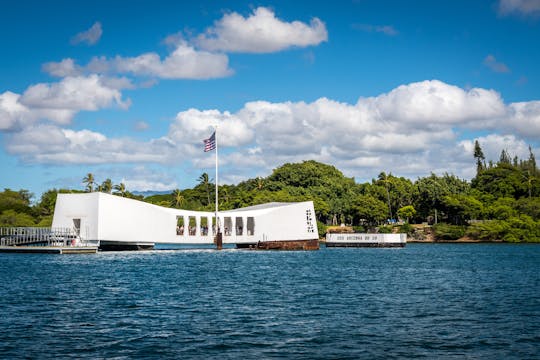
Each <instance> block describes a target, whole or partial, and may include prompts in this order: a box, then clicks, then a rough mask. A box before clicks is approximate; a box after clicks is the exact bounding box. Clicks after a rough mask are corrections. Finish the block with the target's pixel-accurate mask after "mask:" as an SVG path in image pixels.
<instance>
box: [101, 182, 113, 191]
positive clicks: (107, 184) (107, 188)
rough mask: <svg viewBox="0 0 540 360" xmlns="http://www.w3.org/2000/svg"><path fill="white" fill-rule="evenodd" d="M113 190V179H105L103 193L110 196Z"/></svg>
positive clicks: (102, 185)
mask: <svg viewBox="0 0 540 360" xmlns="http://www.w3.org/2000/svg"><path fill="white" fill-rule="evenodd" d="M112 190H113V183H112V180H111V179H105V181H104V182H103V183H102V184H101V191H102V192H104V193H107V194H110V193H111V192H112Z"/></svg>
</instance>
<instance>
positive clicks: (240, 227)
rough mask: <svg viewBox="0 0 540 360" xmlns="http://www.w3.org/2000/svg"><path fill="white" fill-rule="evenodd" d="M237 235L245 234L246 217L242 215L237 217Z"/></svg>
mask: <svg viewBox="0 0 540 360" xmlns="http://www.w3.org/2000/svg"><path fill="white" fill-rule="evenodd" d="M236 235H237V236H241V235H244V219H243V218H241V217H237V218H236Z"/></svg>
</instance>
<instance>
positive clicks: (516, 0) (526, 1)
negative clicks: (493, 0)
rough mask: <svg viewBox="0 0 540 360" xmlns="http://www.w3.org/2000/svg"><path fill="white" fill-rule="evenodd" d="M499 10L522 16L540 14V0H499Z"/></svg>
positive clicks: (505, 13)
mask: <svg viewBox="0 0 540 360" xmlns="http://www.w3.org/2000/svg"><path fill="white" fill-rule="evenodd" d="M498 10H499V14H501V15H511V14H517V15H522V16H538V15H540V1H539V0H499V7H498Z"/></svg>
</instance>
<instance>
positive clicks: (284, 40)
mask: <svg viewBox="0 0 540 360" xmlns="http://www.w3.org/2000/svg"><path fill="white" fill-rule="evenodd" d="M327 40H328V32H327V30H326V26H325V24H324V23H323V22H322V21H321V20H319V19H318V18H313V19H311V21H310V23H309V25H308V24H305V23H303V22H300V21H293V22H285V21H283V20H280V19H278V18H277V17H276V15H275V13H274V12H273V11H272V10H271V9H268V8H265V7H258V8H257V9H255V10H254V11H253V13H252V14H251V15H250V16H248V17H247V18H245V17H243V16H242V15H240V14H238V13H236V12H233V13H230V14H226V15H224V16H223V18H221V19H220V20H218V21H216V22H215V24H214V27H211V28H209V29H207V30H206V32H205V33H204V34H200V35H199V36H197V37H196V38H195V39H194V42H195V44H196V45H197V46H199V47H200V48H203V49H206V50H210V51H224V52H246V53H270V52H276V51H281V50H284V49H287V48H290V47H306V46H311V45H318V44H320V43H321V42H323V41H327Z"/></svg>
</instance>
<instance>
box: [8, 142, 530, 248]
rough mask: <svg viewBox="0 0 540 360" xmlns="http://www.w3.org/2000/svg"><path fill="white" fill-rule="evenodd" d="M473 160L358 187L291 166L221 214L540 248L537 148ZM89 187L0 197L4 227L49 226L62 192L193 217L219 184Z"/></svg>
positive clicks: (332, 174) (226, 191) (207, 206)
mask: <svg viewBox="0 0 540 360" xmlns="http://www.w3.org/2000/svg"><path fill="white" fill-rule="evenodd" d="M473 156H474V159H475V161H476V165H477V166H476V168H477V173H476V176H475V177H474V178H473V179H472V180H471V181H466V180H463V179H460V178H458V177H456V176H455V175H452V174H448V173H445V174H442V175H436V174H433V173H432V174H430V175H428V176H425V177H420V178H418V179H416V180H415V181H412V180H410V179H407V178H404V177H398V176H394V175H392V173H386V172H381V173H380V174H379V175H378V176H377V177H376V178H374V179H372V180H371V181H370V182H366V183H357V182H356V181H355V180H354V178H352V177H346V176H344V175H343V173H342V172H341V171H340V170H338V169H337V168H336V167H334V166H331V165H327V164H322V163H319V162H316V161H313V160H310V161H304V162H302V163H287V164H284V165H282V166H280V167H278V168H276V169H274V170H273V172H272V173H271V174H270V175H269V176H267V177H257V178H254V179H249V180H246V181H243V182H240V183H239V184H236V185H220V186H219V208H220V210H229V209H235V208H240V207H245V206H251V205H257V204H262V203H267V202H295V201H306V200H312V201H313V202H314V206H315V212H316V217H317V221H318V227H319V231H320V232H321V235H322V233H324V232H325V231H326V227H327V226H329V225H339V224H347V225H350V226H353V227H355V228H356V230H357V231H379V232H384V231H392V227H396V226H398V227H400V231H404V232H408V233H409V234H411V235H414V227H413V226H412V225H411V224H422V223H423V224H426V223H427V224H429V225H432V227H433V230H434V232H435V235H436V237H437V238H438V239H449V240H452V239H457V238H460V237H463V236H468V237H470V238H472V239H478V240H489V241H491V240H502V241H508V242H538V241H540V221H539V219H540V181H539V175H540V172H539V170H538V167H537V165H536V159H535V156H534V154H533V152H532V149H530V148H529V157H528V158H527V159H519V158H517V157H514V158H511V156H510V154H509V153H508V151H506V150H503V151H502V152H501V155H500V158H499V160H498V161H497V162H493V161H488V162H487V163H486V159H485V157H484V155H483V151H482V149H481V147H480V144H479V143H478V142H476V143H475V149H474V154H473ZM82 184H83V185H84V190H68V189H61V190H57V189H51V190H48V191H46V192H45V193H44V194H42V196H41V198H40V199H39V201H37V202H35V203H33V204H32V203H31V199H32V194H30V193H29V192H28V191H26V190H19V191H12V190H10V189H5V190H4V192H2V193H0V226H50V223H51V222H52V214H53V211H54V204H55V200H56V194H57V193H59V192H91V191H102V192H107V193H112V194H115V195H118V196H127V197H132V198H137V199H140V200H143V201H146V202H149V203H153V204H156V205H160V206H166V207H172V208H181V209H187V210H205V211H213V210H214V206H215V205H214V198H215V185H214V183H213V179H211V178H210V176H209V175H208V174H207V173H203V174H202V175H201V176H200V177H199V178H198V183H197V185H196V186H194V187H193V188H190V189H184V190H180V189H175V190H174V191H172V192H171V193H170V194H162V195H152V196H147V197H143V196H141V195H134V194H132V193H131V192H129V191H127V189H126V187H125V185H124V184H123V183H120V184H118V185H113V184H112V181H111V180H110V179H106V180H105V181H103V182H102V183H101V184H99V183H98V182H96V180H95V178H94V176H93V175H92V174H90V173H89V174H87V175H86V176H85V177H84V178H83V181H82Z"/></svg>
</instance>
